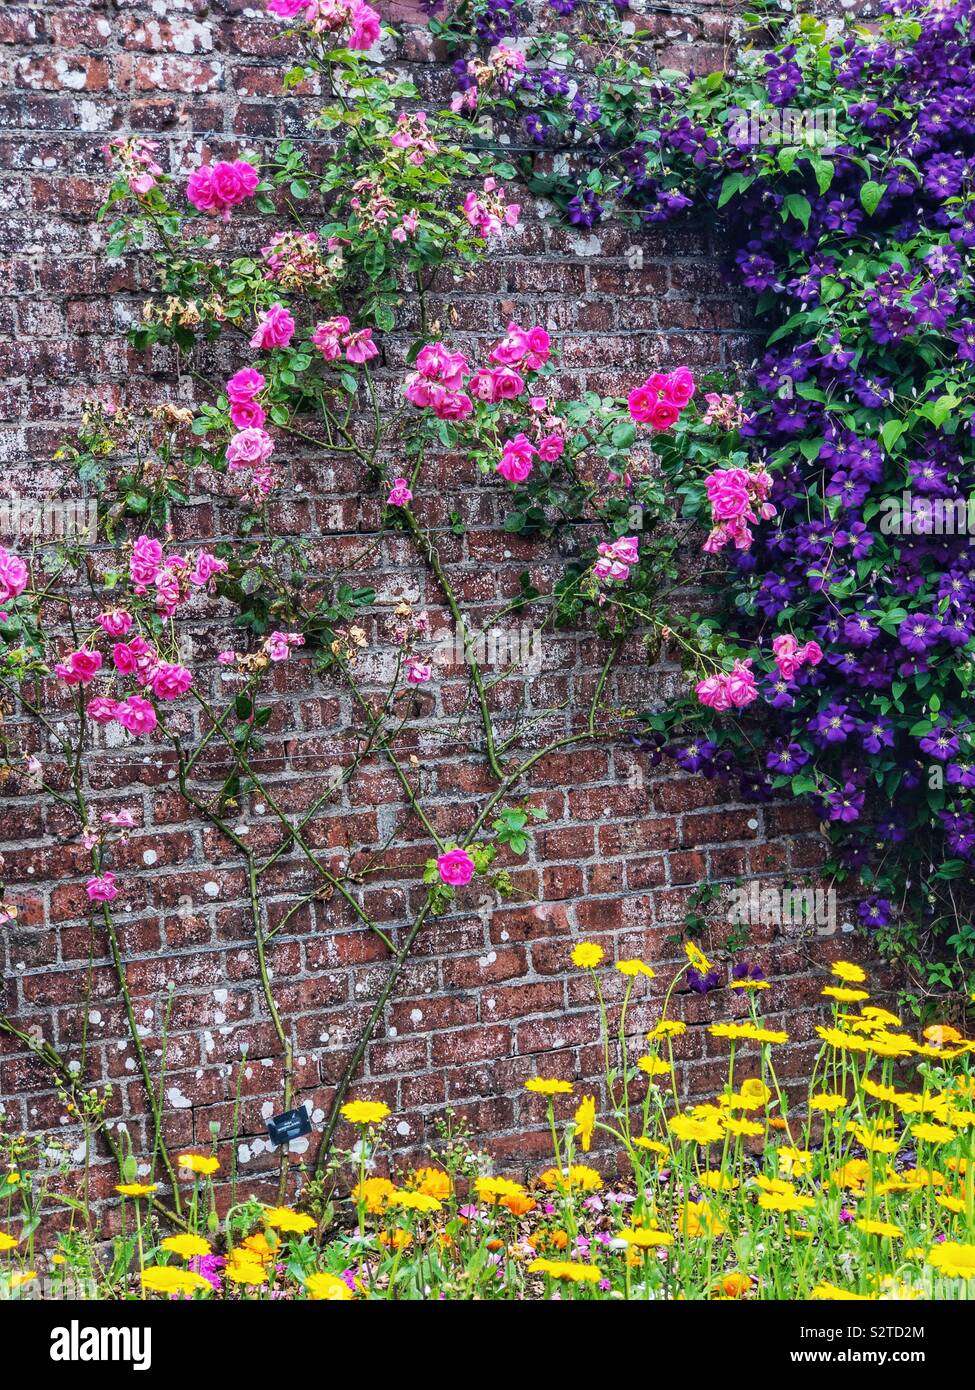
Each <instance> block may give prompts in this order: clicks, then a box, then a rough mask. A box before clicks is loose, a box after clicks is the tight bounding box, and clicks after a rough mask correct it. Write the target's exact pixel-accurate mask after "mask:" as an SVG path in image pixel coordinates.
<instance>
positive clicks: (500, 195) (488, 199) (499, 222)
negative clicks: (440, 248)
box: [464, 178, 521, 241]
mask: <svg viewBox="0 0 975 1390" xmlns="http://www.w3.org/2000/svg"><path fill="white" fill-rule="evenodd" d="M520 212H521V205H520V204H519V203H508V202H506V201H505V193H504V189H503V188H499V187H498V182H497V179H493V178H486V179H485V180H484V186H483V189H482V191H481V192H480V193H478V192H477V191H476V190H475V189H473V188H472V189H471V191H470V192H469V193H468V195H467V197H466V198H465V199H464V216H465V217H466V218H467V220H468V222H469V223H470V224H471V226H472V227H473V228H474V230H475V232H477V234H478V236H480V237H483V238H484V239H485V241H486V240H487V238H488V237H491V236H497V235H498V233H499V232H501V231H503V230H504V228H505V227H514V226H517V223H518V214H519V213H520Z"/></svg>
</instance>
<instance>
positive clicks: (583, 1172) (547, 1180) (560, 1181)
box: [539, 1163, 603, 1192]
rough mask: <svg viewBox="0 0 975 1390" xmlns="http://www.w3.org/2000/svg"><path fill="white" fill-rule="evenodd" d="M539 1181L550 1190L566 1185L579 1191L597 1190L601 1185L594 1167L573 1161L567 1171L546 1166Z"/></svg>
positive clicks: (600, 1179) (565, 1186) (601, 1181)
mask: <svg viewBox="0 0 975 1390" xmlns="http://www.w3.org/2000/svg"><path fill="white" fill-rule="evenodd" d="M539 1182H540V1183H541V1184H542V1186H543V1187H547V1188H548V1190H549V1191H550V1192H554V1191H555V1190H556V1189H557V1188H567V1187H569V1188H571V1187H576V1188H578V1189H579V1191H580V1192H598V1191H599V1189H600V1188H601V1187H602V1185H603V1180H602V1178H601V1177H600V1176H599V1174H598V1173H597V1172H596V1170H595V1168H587V1167H586V1166H585V1164H583V1163H573V1165H572V1167H571V1168H569V1169H568V1171H567V1172H559V1170H558V1168H546V1170H545V1172H544V1173H542V1174H541V1175H540V1177H539Z"/></svg>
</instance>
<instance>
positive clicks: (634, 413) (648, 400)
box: [626, 386, 658, 425]
mask: <svg viewBox="0 0 975 1390" xmlns="http://www.w3.org/2000/svg"><path fill="white" fill-rule="evenodd" d="M657 399H658V398H657V393H656V391H650V390H648V388H647V387H646V386H637V387H635V388H634V389H633V390H632V391H631V392H630V394H629V395H628V396H627V398H626V403H627V405H628V406H629V409H630V418H631V419H632V420H636V421H637V423H638V424H641V425H645V424H646V422H647V421H648V420H649V419H650V413H651V411H652V410H653V407H654V406H655V405H656V404H657Z"/></svg>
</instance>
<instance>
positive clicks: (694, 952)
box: [684, 941, 714, 975]
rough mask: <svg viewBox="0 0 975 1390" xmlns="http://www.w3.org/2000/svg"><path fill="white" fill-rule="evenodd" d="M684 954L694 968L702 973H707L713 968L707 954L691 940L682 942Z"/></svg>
mask: <svg viewBox="0 0 975 1390" xmlns="http://www.w3.org/2000/svg"><path fill="white" fill-rule="evenodd" d="M684 954H685V955H686V956H687V959H688V961H689V962H690V964H691V965H692V966H693V967H694V969H695V970H699V971H700V972H701V974H702V975H707V974H708V973H709V971H711V970H713V969H714V966H713V965H712V964H711V962H710V961H709V960H708V958H707V956H706V955H705V954H704V952H703V951H702V950H701V949H700V947H698V946H695V944H694V942H693V941H685V942H684Z"/></svg>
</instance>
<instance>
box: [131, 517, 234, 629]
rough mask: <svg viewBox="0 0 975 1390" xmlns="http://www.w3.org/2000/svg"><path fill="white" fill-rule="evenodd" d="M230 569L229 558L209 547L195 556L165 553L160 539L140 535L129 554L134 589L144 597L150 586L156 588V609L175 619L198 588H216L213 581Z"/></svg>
mask: <svg viewBox="0 0 975 1390" xmlns="http://www.w3.org/2000/svg"><path fill="white" fill-rule="evenodd" d="M226 568H227V562H226V560H218V559H217V557H216V555H212V554H211V553H210V551H208V550H198V551H197V552H196V555H195V556H194V557H193V558H192V559H191V558H190V557H189V556H186V555H170V556H168V557H167V556H165V555H164V553H163V548H162V545H161V544H160V543H159V541H156V540H152V539H151V537H149V536H140V537H139V538H138V540H137V541H136V542H135V544H134V545H133V547H132V554H131V556H130V557H129V579H130V580H131V582H132V586H133V589H134V592H135V593H136V594H138V595H139V597H140V598H141V597H142V595H143V594H145V593H146V592H148V590H149V588H150V587H152V588H154V589H155V595H154V604H155V607H156V610H157V611H158V612H160V613H163V614H164V615H165V616H166V617H167V618H171V617H172V616H173V615H174V614H175V612H176V610H177V608H178V607H179V605H180V604H181V603H184V602H185V601H186V599H187V598H188V597H189V595H190V594H191V593H192V591H193V590H194V589H206V588H212V587H213V586H212V581H213V579H214V578H215V577H216V576H217V575H218V574H222V573H223V572H224V571H225V570H226Z"/></svg>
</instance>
